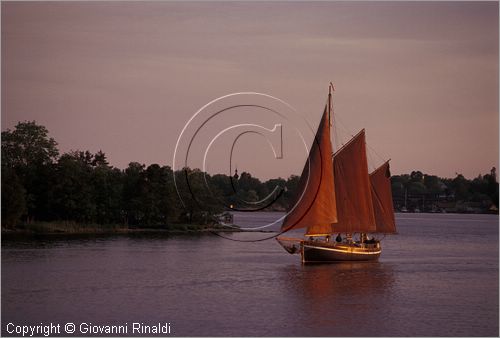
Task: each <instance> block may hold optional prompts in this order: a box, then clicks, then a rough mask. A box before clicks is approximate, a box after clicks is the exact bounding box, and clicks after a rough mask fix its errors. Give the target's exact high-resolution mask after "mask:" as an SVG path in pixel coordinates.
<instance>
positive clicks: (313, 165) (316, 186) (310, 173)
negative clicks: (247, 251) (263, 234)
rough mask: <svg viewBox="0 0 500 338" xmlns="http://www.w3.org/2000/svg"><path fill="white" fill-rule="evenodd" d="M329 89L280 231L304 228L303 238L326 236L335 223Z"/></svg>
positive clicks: (335, 209) (335, 207) (335, 210)
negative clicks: (326, 101) (293, 197)
mask: <svg viewBox="0 0 500 338" xmlns="http://www.w3.org/2000/svg"><path fill="white" fill-rule="evenodd" d="M331 90H332V86H330V88H329V97H328V106H325V109H324V111H323V115H322V117H321V121H320V123H319V126H318V130H317V131H316V135H315V138H314V141H313V144H312V145H311V149H310V151H309V156H308V158H307V161H306V163H305V165H304V168H303V170H302V174H301V175H300V180H299V188H298V189H297V195H296V196H295V200H294V201H293V204H291V206H290V207H291V209H289V211H288V214H287V215H286V217H285V219H284V220H283V225H282V226H281V230H282V231H288V230H292V229H299V228H307V233H306V236H325V235H330V234H331V233H332V223H336V222H337V206H336V205H337V203H336V199H335V186H334V170H333V163H332V143H331V139H330V113H331V107H330V103H331Z"/></svg>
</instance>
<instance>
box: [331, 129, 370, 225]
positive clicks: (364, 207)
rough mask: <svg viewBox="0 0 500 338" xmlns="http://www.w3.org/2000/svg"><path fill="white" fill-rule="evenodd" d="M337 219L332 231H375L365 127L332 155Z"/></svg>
mask: <svg viewBox="0 0 500 338" xmlns="http://www.w3.org/2000/svg"><path fill="white" fill-rule="evenodd" d="M333 167H334V176H335V194H336V198H337V218H338V223H337V224H335V225H334V226H333V232H351V233H352V232H376V230H377V229H376V224H375V215H374V211H373V204H372V197H371V185H370V179H369V177H368V162H367V160H366V143H365V130H364V129H363V130H361V131H360V132H359V133H358V134H357V135H356V136H355V137H354V138H353V139H351V140H350V141H349V143H347V144H346V145H345V146H344V147H343V148H341V149H340V150H339V151H338V152H337V153H336V154H335V155H334V157H333Z"/></svg>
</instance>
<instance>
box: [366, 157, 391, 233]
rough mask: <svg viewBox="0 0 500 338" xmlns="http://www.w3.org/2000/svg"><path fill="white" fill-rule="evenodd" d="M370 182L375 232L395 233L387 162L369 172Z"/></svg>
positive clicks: (389, 173)
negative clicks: (375, 225)
mask: <svg viewBox="0 0 500 338" xmlns="http://www.w3.org/2000/svg"><path fill="white" fill-rule="evenodd" d="M370 182H371V191H372V201H373V209H374V212H375V222H376V224H377V232H381V233H387V234H393V233H396V222H395V220H394V211H393V205H392V190H391V172H390V170H389V162H385V163H384V164H382V165H381V166H380V167H379V168H377V169H375V170H374V171H373V172H372V173H371V174H370Z"/></svg>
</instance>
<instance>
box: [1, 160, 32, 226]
mask: <svg viewBox="0 0 500 338" xmlns="http://www.w3.org/2000/svg"><path fill="white" fill-rule="evenodd" d="M25 211H26V191H25V189H24V187H23V185H22V184H21V180H20V179H19V177H18V176H17V174H16V173H15V171H14V170H13V169H12V168H8V167H5V166H2V225H3V226H5V227H6V228H14V227H15V226H16V224H17V223H18V221H19V219H20V218H21V216H22V215H23V213H24V212H25Z"/></svg>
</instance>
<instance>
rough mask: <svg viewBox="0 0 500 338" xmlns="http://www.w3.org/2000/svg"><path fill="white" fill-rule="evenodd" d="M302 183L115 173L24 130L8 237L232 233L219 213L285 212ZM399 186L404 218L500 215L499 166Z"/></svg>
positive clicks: (99, 158) (9, 159) (8, 197)
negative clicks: (251, 206)
mask: <svg viewBox="0 0 500 338" xmlns="http://www.w3.org/2000/svg"><path fill="white" fill-rule="evenodd" d="M174 176H175V179H176V183H177V189H176V187H175V185H174ZM186 178H187V180H186ZM186 181H188V182H189V184H186ZM298 182H299V177H298V176H296V175H292V176H290V177H288V178H287V179H284V178H276V179H270V180H267V181H265V182H262V181H260V180H259V179H258V178H256V177H252V175H251V174H250V173H248V172H241V173H240V174H237V173H235V174H234V175H232V176H229V175H224V174H217V175H209V174H208V173H203V172H201V171H200V170H198V169H190V168H184V169H183V170H177V171H175V172H174V171H173V170H172V168H171V167H169V166H160V165H158V164H151V165H149V166H146V165H144V164H141V163H137V162H130V163H129V165H128V167H127V168H125V169H124V170H122V169H119V168H115V167H113V166H111V165H110V164H109V163H108V161H107V158H106V154H105V153H104V152H102V151H98V152H97V153H95V154H93V153H91V152H89V151H80V150H76V151H70V152H67V153H64V154H60V153H59V150H58V148H57V142H56V141H55V140H54V139H53V138H51V137H49V131H48V130H47V128H46V127H44V126H42V125H39V124H37V123H36V122H35V121H31V122H30V121H27V122H19V123H18V124H17V125H16V126H15V128H14V129H13V130H9V129H7V130H6V131H3V132H2V231H4V232H9V231H18V230H20V231H32V232H35V233H36V232H41V233H71V232H74V233H84V232H99V231H111V232H120V231H129V230H130V229H158V230H164V231H200V230H203V229H209V230H210V229H212V230H213V229H222V227H221V226H220V225H219V224H218V216H217V215H219V214H220V213H222V212H223V211H225V210H224V206H234V207H235V208H245V205H242V203H241V201H246V202H245V203H247V205H248V203H253V202H257V201H260V200H270V201H272V203H270V204H268V205H267V204H265V203H264V204H263V207H262V210H269V211H284V210H286V209H287V208H288V206H289V205H290V203H292V200H293V196H294V195H295V192H296V190H297V186H298ZM391 182H392V191H393V198H394V208H395V210H396V211H403V212H405V211H408V212H474V213H497V212H498V183H497V180H496V169H495V168H492V169H491V170H490V172H489V173H487V174H485V175H479V176H478V177H476V178H475V179H473V180H468V179H466V178H465V177H464V176H463V175H460V174H457V175H456V177H455V178H440V177H437V176H434V175H428V174H424V173H422V172H420V171H413V172H411V173H410V174H407V175H395V176H392V177H391ZM207 185H208V186H209V187H210V189H207V188H206V186H207ZM179 195H180V196H179ZM193 196H194V198H193ZM266 197H267V199H266Z"/></svg>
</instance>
